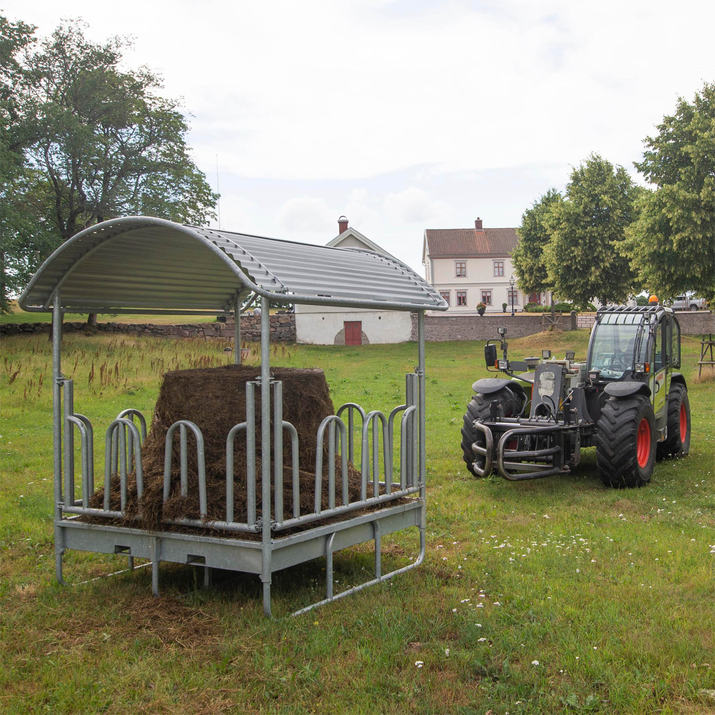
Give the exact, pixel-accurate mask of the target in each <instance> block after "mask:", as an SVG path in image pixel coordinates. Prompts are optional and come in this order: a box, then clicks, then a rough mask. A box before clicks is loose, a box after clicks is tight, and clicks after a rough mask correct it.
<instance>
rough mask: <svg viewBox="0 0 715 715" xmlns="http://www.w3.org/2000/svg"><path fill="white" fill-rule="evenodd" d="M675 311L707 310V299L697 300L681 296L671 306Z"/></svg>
mask: <svg viewBox="0 0 715 715" xmlns="http://www.w3.org/2000/svg"><path fill="white" fill-rule="evenodd" d="M670 307H671V308H672V309H673V310H705V308H707V307H708V306H707V303H706V302H705V298H696V297H695V296H693V295H679V296H677V297H676V299H675V300H674V301H673V304H672V305H671V306H670Z"/></svg>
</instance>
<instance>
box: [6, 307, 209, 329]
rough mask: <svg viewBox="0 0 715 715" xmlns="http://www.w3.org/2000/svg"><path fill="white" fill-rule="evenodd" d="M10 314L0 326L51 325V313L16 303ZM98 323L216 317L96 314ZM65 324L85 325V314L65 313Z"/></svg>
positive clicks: (171, 322)
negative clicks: (28, 308)
mask: <svg viewBox="0 0 715 715" xmlns="http://www.w3.org/2000/svg"><path fill="white" fill-rule="evenodd" d="M10 311H11V312H10V313H8V314H0V325H3V324H5V323H51V322H52V313H27V312H25V311H24V310H22V308H20V307H18V305H17V303H16V302H13V303H12V304H11V305H10ZM97 320H98V321H99V322H100V323H151V324H153V325H186V324H187V323H212V322H215V320H216V317H215V316H212V315H145V314H140V313H137V314H136V315H135V314H126V315H124V314H123V315H112V314H107V313H98V314H97ZM64 322H65V323H86V322H87V314H86V313H65V315H64Z"/></svg>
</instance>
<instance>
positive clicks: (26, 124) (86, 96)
mask: <svg viewBox="0 0 715 715" xmlns="http://www.w3.org/2000/svg"><path fill="white" fill-rule="evenodd" d="M126 47H127V42H126V41H125V40H122V39H119V38H115V39H112V40H109V41H108V42H106V43H104V44H98V43H94V42H91V41H89V40H88V39H87V38H86V37H85V35H84V25H83V24H82V23H80V22H69V23H63V24H61V25H60V27H58V28H57V30H55V32H54V33H53V34H52V36H51V37H50V38H48V39H46V40H44V41H43V42H42V43H40V45H39V47H37V48H34V49H32V50H30V51H26V52H25V53H24V54H22V55H18V51H19V50H20V49H22V48H21V47H20V46H18V47H17V48H16V49H15V54H14V55H13V56H14V58H15V60H14V61H15V63H16V65H17V67H18V68H19V71H20V80H19V82H18V86H17V90H16V97H17V101H16V106H15V108H14V109H15V111H16V115H17V125H18V127H19V135H20V136H21V139H22V147H23V155H24V160H25V166H26V167H27V169H28V170H29V173H28V175H27V176H28V177H29V178H28V181H29V184H28V183H27V182H25V184H18V186H17V187H16V190H17V191H16V193H17V192H19V193H21V194H22V196H23V197H24V200H25V202H27V200H28V198H29V197H34V200H35V201H36V202H40V204H42V201H41V199H42V198H43V197H44V199H45V200H46V203H45V204H44V206H43V207H42V208H43V210H40V212H39V216H38V219H37V220H38V222H39V221H40V216H41V217H42V218H43V220H45V221H46V220H49V221H50V223H51V225H52V227H53V234H54V245H55V246H56V245H58V244H59V243H60V242H61V241H64V240H67V239H68V238H70V237H71V236H73V235H74V234H76V233H77V232H79V231H81V230H82V229H84V228H86V227H87V226H90V225H92V224H94V223H97V222H99V221H103V220H105V219H109V218H114V217H117V216H123V215H132V214H150V215H152V216H158V217H160V218H166V219H170V220H173V221H178V222H181V223H190V224H194V225H202V224H205V223H206V222H207V221H208V220H209V218H211V217H212V216H213V214H214V207H215V204H216V200H217V198H218V197H217V195H216V194H214V193H213V192H212V191H211V189H210V187H209V185H208V183H207V182H206V178H205V176H204V175H203V173H202V172H201V171H200V170H199V169H198V168H197V166H196V165H195V163H194V161H193V159H192V158H191V155H190V150H189V147H188V145H187V142H186V135H187V133H188V124H187V121H186V118H185V116H184V115H183V114H182V112H181V111H180V106H179V103H178V102H177V101H175V100H172V99H167V98H165V97H162V96H161V95H160V94H159V91H160V89H161V82H160V79H159V77H158V76H157V75H156V74H155V73H153V72H151V71H150V70H148V69H146V68H142V69H139V70H136V71H129V70H125V69H123V65H122V61H123V52H124V50H125V48H126ZM18 57H21V59H20V60H18V59H17V58H18ZM46 253H47V251H45V254H46Z"/></svg>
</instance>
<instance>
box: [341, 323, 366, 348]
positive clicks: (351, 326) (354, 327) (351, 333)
mask: <svg viewBox="0 0 715 715" xmlns="http://www.w3.org/2000/svg"><path fill="white" fill-rule="evenodd" d="M343 325H344V327H345V344H346V345H362V321H360V320H352V321H348V320H346V321H345V322H344V323H343Z"/></svg>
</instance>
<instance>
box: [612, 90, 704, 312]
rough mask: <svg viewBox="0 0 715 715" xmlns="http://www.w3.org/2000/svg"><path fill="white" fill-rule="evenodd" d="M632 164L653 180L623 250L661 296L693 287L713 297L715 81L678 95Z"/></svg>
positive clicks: (647, 283)
mask: <svg viewBox="0 0 715 715" xmlns="http://www.w3.org/2000/svg"><path fill="white" fill-rule="evenodd" d="M645 145H646V150H645V152H644V155H643V161H641V162H639V163H636V168H637V169H638V170H639V171H640V172H641V173H643V175H644V176H645V178H646V179H647V180H648V181H649V182H650V183H651V184H652V185H653V186H654V187H655V190H654V191H651V192H648V193H647V194H645V195H644V196H643V198H642V199H641V202H640V207H639V209H640V210H639V217H638V220H637V221H636V222H635V223H634V224H633V225H632V227H631V229H630V230H629V232H628V239H627V243H626V250H627V251H628V253H629V255H630V256H631V258H632V261H633V265H634V266H635V267H636V270H637V273H638V276H639V278H640V280H641V281H642V283H643V284H644V285H645V286H646V287H647V288H648V289H649V290H651V291H655V292H656V293H657V295H658V296H659V297H660V298H661V299H667V298H673V297H675V296H676V295H678V294H681V293H685V292H686V291H688V290H693V291H696V292H697V293H699V294H700V295H702V296H703V297H705V298H706V299H708V300H709V301H713V300H715V84H707V83H706V84H705V85H704V86H703V88H702V90H701V91H700V92H698V93H697V94H696V95H695V99H694V100H693V102H692V103H690V102H687V101H686V100H685V99H683V98H680V99H679V100H678V104H677V107H676V111H675V114H673V115H672V116H666V117H664V118H663V122H662V124H660V125H658V134H657V135H656V136H655V137H648V138H647V139H646V140H645Z"/></svg>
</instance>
